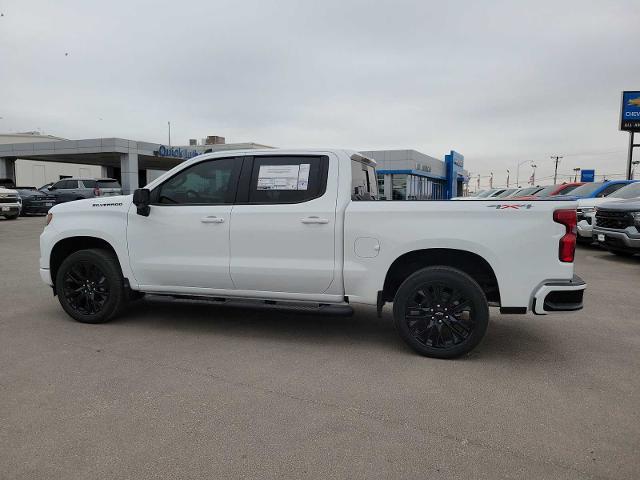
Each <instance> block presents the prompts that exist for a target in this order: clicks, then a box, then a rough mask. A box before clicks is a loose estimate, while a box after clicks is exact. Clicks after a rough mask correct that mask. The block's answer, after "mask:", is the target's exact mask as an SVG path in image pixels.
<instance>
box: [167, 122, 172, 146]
mask: <svg viewBox="0 0 640 480" xmlns="http://www.w3.org/2000/svg"><path fill="white" fill-rule="evenodd" d="M167 126H168V127H169V146H171V122H167Z"/></svg>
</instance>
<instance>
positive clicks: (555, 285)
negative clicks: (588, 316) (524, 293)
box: [531, 275, 587, 315]
mask: <svg viewBox="0 0 640 480" xmlns="http://www.w3.org/2000/svg"><path fill="white" fill-rule="evenodd" d="M585 288H587V284H586V283H585V282H584V280H582V279H581V278H580V277H579V276H577V275H574V276H573V278H572V279H571V280H567V281H550V282H548V283H544V284H542V285H541V286H540V287H539V288H538V290H537V291H536V293H535V294H534V295H533V305H532V307H531V310H532V311H533V313H535V314H536V315H546V314H548V313H554V312H575V311H576V310H582V307H583V303H582V297H583V294H584V290H585Z"/></svg>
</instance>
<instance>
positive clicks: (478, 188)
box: [476, 174, 480, 192]
mask: <svg viewBox="0 0 640 480" xmlns="http://www.w3.org/2000/svg"><path fill="white" fill-rule="evenodd" d="M476 191H477V192H479V191H480V174H478V187H477V188H476Z"/></svg>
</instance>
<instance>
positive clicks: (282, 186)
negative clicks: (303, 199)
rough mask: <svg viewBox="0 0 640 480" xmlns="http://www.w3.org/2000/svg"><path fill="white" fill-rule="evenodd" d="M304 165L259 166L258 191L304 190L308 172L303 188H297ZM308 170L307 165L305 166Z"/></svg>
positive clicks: (307, 175) (307, 174)
mask: <svg viewBox="0 0 640 480" xmlns="http://www.w3.org/2000/svg"><path fill="white" fill-rule="evenodd" d="M304 166H305V165H260V170H259V172H258V190H306V189H307V187H306V184H307V182H308V180H309V172H308V171H307V173H306V177H305V181H304V184H305V187H304V188H299V176H300V170H301V167H304ZM307 170H308V165H307Z"/></svg>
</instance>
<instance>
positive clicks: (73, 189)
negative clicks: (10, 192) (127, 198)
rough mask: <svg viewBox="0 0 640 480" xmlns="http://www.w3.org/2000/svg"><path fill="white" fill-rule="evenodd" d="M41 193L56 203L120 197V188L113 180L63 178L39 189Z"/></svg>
mask: <svg viewBox="0 0 640 480" xmlns="http://www.w3.org/2000/svg"><path fill="white" fill-rule="evenodd" d="M41 191H42V192H44V193H47V194H49V195H53V196H54V197H55V198H56V203H64V202H70V201H72V200H81V199H83V198H93V197H110V196H113V195H121V194H122V187H121V186H120V183H118V181H117V180H115V179H113V178H100V179H95V178H64V179H62V180H59V181H57V182H55V183H54V184H53V185H50V186H49V187H47V186H46V185H45V186H44V187H41Z"/></svg>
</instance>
